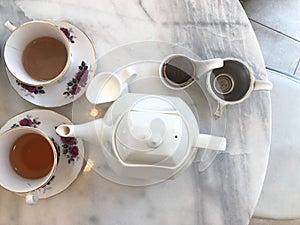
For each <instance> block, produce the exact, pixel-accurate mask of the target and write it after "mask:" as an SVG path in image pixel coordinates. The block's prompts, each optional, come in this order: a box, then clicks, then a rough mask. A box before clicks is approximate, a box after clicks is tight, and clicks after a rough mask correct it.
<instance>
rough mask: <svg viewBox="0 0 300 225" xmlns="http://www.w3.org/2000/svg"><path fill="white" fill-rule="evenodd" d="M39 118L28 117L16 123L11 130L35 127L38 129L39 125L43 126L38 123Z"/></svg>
mask: <svg viewBox="0 0 300 225" xmlns="http://www.w3.org/2000/svg"><path fill="white" fill-rule="evenodd" d="M38 119H39V118H37V117H36V118H32V116H30V115H27V116H26V117H25V118H23V119H21V120H20V121H19V122H18V123H14V124H13V125H12V126H11V128H15V127H20V126H21V127H34V128H37V127H38V125H40V124H41V122H40V121H38Z"/></svg>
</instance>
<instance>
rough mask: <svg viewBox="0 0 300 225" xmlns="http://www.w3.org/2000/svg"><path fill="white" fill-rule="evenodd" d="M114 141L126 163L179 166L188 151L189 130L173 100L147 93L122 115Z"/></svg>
mask: <svg viewBox="0 0 300 225" xmlns="http://www.w3.org/2000/svg"><path fill="white" fill-rule="evenodd" d="M114 142H115V148H116V154H117V157H119V158H120V160H122V161H123V162H125V163H128V164H147V165H153V164H156V165H157V164H159V165H164V166H176V165H177V164H178V163H179V162H180V161H181V159H182V158H183V157H184V155H185V153H186V151H187V145H188V132H187V127H186V125H185V122H184V120H183V119H182V117H181V115H180V114H179V113H178V111H177V110H176V108H175V107H174V105H173V104H172V102H170V101H169V100H168V99H165V98H163V97H160V96H146V97H144V98H142V99H139V100H138V101H137V102H136V103H135V104H134V105H133V107H131V108H130V109H129V110H128V111H127V112H125V113H124V114H123V115H122V117H121V119H120V120H119V123H118V124H117V126H116V130H115V140H114Z"/></svg>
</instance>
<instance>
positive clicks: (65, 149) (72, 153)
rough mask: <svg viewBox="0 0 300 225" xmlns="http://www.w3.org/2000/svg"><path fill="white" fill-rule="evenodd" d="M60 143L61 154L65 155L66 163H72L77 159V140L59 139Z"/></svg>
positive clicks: (71, 138)
mask: <svg viewBox="0 0 300 225" xmlns="http://www.w3.org/2000/svg"><path fill="white" fill-rule="evenodd" d="M60 140H61V142H62V153H63V154H64V155H66V157H67V159H68V163H69V164H70V163H73V164H74V162H75V160H78V159H79V156H78V154H79V148H78V146H77V142H78V141H77V139H76V138H74V137H60Z"/></svg>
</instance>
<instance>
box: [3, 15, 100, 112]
mask: <svg viewBox="0 0 300 225" xmlns="http://www.w3.org/2000/svg"><path fill="white" fill-rule="evenodd" d="M48 22H50V23H52V24H54V25H56V26H58V27H59V28H60V29H61V30H62V31H63V32H64V33H65V35H66V38H68V40H69V42H70V46H71V47H70V52H71V64H70V66H69V68H68V70H67V71H66V74H65V75H64V76H63V77H62V78H61V79H59V80H58V81H56V82H54V83H53V84H49V85H45V86H39V87H34V86H30V85H26V84H23V83H21V82H20V81H18V80H16V78H15V77H14V76H13V75H12V74H11V73H10V72H9V71H8V69H6V73H7V75H8V79H9V82H10V83H11V85H12V86H13V88H14V89H15V90H16V91H17V93H18V94H19V95H20V96H21V97H22V98H23V99H25V100H27V101H29V102H31V103H33V104H35V105H38V106H43V107H58V106H63V105H67V104H69V103H71V102H73V101H75V100H77V99H78V98H79V97H80V96H82V95H83V94H84V91H85V90H86V88H87V86H88V84H89V82H90V81H91V79H92V78H93V77H94V74H95V71H96V64H95V61H96V53H95V50H94V47H93V44H92V43H91V41H90V40H89V38H88V37H87V36H86V35H85V34H84V33H83V32H82V31H81V30H79V29H78V28H77V27H76V26H74V25H72V24H71V23H69V22H65V21H59V20H49V21H48Z"/></svg>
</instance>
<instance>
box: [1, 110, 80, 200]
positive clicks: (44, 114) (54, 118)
mask: <svg viewBox="0 0 300 225" xmlns="http://www.w3.org/2000/svg"><path fill="white" fill-rule="evenodd" d="M62 123H68V124H70V123H71V121H70V120H69V119H67V118H66V117H64V116H62V115H60V114H58V113H56V112H53V111H50V110H45V109H33V110H30V111H27V112H23V113H21V114H19V115H17V116H15V117H13V118H12V119H10V120H9V121H8V122H6V124H5V125H4V126H3V127H2V128H1V130H0V132H3V131H6V130H8V129H11V128H14V127H19V126H30V127H36V128H39V129H41V130H42V131H44V132H45V133H46V134H48V135H49V136H50V137H51V138H52V141H53V142H54V144H55V146H56V148H57V150H58V160H59V163H58V167H57V169H56V172H55V174H54V176H53V177H52V178H51V180H50V181H49V182H48V183H47V184H46V185H45V186H43V187H41V188H39V189H38V192H39V198H40V199H45V198H49V197H51V196H54V195H56V194H59V193H60V192H62V191H64V190H65V189H66V188H67V187H69V186H70V185H71V184H72V183H73V181H74V180H75V179H76V178H77V177H78V175H79V172H80V170H81V168H82V166H83V162H84V147H83V143H82V141H81V140H80V139H78V138H76V139H75V138H72V140H66V139H65V138H61V137H60V136H58V135H57V134H56V132H55V127H56V126H58V125H60V124H62ZM70 142H72V143H70ZM69 147H72V149H73V150H74V151H73V152H72V153H70V152H69V151H67V149H66V148H69Z"/></svg>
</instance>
